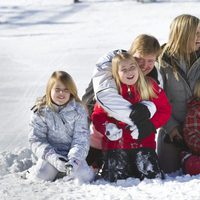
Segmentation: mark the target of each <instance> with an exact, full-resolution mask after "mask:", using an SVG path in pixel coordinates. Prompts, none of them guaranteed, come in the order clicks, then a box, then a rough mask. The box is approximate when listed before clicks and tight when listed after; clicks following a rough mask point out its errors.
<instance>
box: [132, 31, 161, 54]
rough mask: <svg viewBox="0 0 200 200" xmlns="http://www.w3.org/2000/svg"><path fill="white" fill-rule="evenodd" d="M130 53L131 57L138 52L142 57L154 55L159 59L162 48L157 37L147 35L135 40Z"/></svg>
mask: <svg viewBox="0 0 200 200" xmlns="http://www.w3.org/2000/svg"><path fill="white" fill-rule="evenodd" d="M128 52H129V53H130V54H131V55H134V54H135V53H136V52H138V53H139V54H140V55H142V56H146V55H152V54H153V55H155V56H156V57H158V56H159V54H160V52H161V48H160V44H159V42H158V40H157V39H156V38H155V37H153V36H151V35H147V34H140V35H138V36H137V37H136V38H135V40H134V41H133V43H132V44H131V47H130V49H129V51H128Z"/></svg>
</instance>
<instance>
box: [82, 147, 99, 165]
mask: <svg viewBox="0 0 200 200" xmlns="http://www.w3.org/2000/svg"><path fill="white" fill-rule="evenodd" d="M102 160H103V154H102V150H100V149H95V148H93V147H90V150H89V153H88V156H87V158H86V161H87V163H88V165H89V166H92V167H93V168H98V169H100V168H101V167H102V164H103V161H102Z"/></svg>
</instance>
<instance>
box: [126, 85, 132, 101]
mask: <svg viewBox="0 0 200 200" xmlns="http://www.w3.org/2000/svg"><path fill="white" fill-rule="evenodd" d="M127 88H128V95H129V97H130V98H132V97H133V95H132V93H131V88H130V85H127Z"/></svg>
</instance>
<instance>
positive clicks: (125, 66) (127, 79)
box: [118, 59, 139, 85]
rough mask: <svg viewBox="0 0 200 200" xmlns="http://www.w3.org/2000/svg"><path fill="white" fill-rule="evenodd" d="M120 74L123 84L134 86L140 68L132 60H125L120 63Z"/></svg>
mask: <svg viewBox="0 0 200 200" xmlns="http://www.w3.org/2000/svg"><path fill="white" fill-rule="evenodd" d="M118 74H119V79H120V81H121V82H122V83H124V84H127V85H133V84H135V83H136V81H137V80H138V77H139V72H138V66H137V65H136V64H135V63H134V62H133V61H132V60H130V59H127V60H123V61H121V62H120V63H119V68H118Z"/></svg>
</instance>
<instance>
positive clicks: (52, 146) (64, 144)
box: [27, 71, 93, 181]
mask: <svg viewBox="0 0 200 200" xmlns="http://www.w3.org/2000/svg"><path fill="white" fill-rule="evenodd" d="M33 110H34V112H33V115H32V118H31V122H30V129H31V131H30V134H29V138H28V139H29V143H30V147H31V150H32V152H33V154H34V155H35V156H36V157H37V158H38V160H37V163H36V165H35V166H33V167H32V168H31V169H30V170H29V174H27V177H29V178H33V179H35V178H36V179H41V180H45V181H53V180H55V179H56V177H57V175H59V174H64V175H66V176H67V178H70V179H73V178H77V179H78V180H81V181H91V180H92V178H93V171H92V170H91V169H90V168H89V166H88V165H87V163H86V161H85V158H86V156H87V154H88V150H89V130H88V121H87V114H86V111H85V108H84V106H83V105H82V103H81V101H80V100H79V97H78V95H77V88H76V85H75V83H74V81H73V79H72V77H71V76H70V75H69V74H68V73H67V72H64V71H55V72H53V74H52V75H51V77H50V79H49V81H48V84H47V87H46V95H45V96H44V97H42V98H41V99H39V100H37V102H36V105H35V106H34V107H33Z"/></svg>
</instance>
